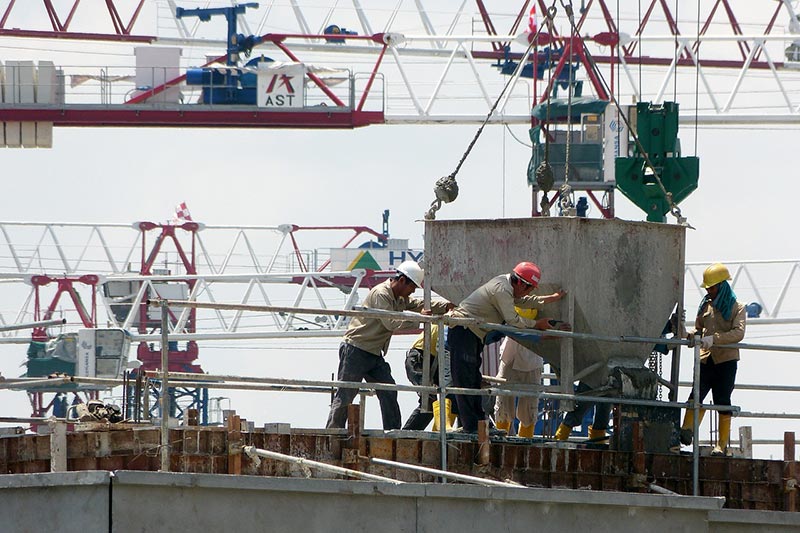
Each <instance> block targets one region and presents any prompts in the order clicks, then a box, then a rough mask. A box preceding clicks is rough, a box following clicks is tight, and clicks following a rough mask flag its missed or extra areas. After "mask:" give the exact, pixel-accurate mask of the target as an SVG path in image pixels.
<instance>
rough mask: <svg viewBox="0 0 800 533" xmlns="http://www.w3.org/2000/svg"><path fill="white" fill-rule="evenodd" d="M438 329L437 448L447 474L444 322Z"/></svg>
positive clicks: (443, 480) (443, 481)
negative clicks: (439, 450) (439, 449)
mask: <svg viewBox="0 0 800 533" xmlns="http://www.w3.org/2000/svg"><path fill="white" fill-rule="evenodd" d="M436 325H437V327H438V328H439V336H438V337H437V338H436V363H437V365H438V367H439V384H438V385H439V447H440V448H441V452H440V454H441V461H442V465H441V468H440V470H443V471H445V472H447V410H446V409H445V406H446V402H447V392H446V388H447V381H446V376H445V371H444V370H445V367H444V365H445V360H444V358H445V353H444V320H441V319H440V320H439V321H437V322H436ZM441 479H442V483H447V478H446V477H444V476H442V478H441Z"/></svg>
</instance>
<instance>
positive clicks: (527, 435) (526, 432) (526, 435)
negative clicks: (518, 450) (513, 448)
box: [517, 424, 535, 439]
mask: <svg viewBox="0 0 800 533" xmlns="http://www.w3.org/2000/svg"><path fill="white" fill-rule="evenodd" d="M534 426H535V424H530V425H527V426H526V425H525V424H520V425H519V432H517V437H522V438H523V439H532V438H533V428H534Z"/></svg>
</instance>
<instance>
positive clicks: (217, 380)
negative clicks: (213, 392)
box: [0, 300, 800, 494]
mask: <svg viewBox="0 0 800 533" xmlns="http://www.w3.org/2000/svg"><path fill="white" fill-rule="evenodd" d="M148 303H149V304H150V305H151V306H159V307H160V309H161V310H162V313H164V315H165V316H166V314H167V313H168V309H169V308H170V307H179V308H216V309H228V310H231V309H238V310H241V311H257V312H270V313H282V312H283V313H287V312H291V313H295V314H298V315H299V314H304V313H311V314H322V315H325V314H328V315H337V316H339V317H347V316H350V317H352V316H361V317H368V318H394V319H403V320H404V321H416V322H419V323H431V324H438V325H439V327H444V326H445V325H449V326H452V325H461V326H469V325H480V326H481V327H482V328H485V329H490V330H498V331H501V332H521V331H528V332H533V330H520V329H518V328H512V327H509V326H504V325H500V324H492V323H484V322H481V321H479V320H477V319H472V318H456V317H451V316H445V315H437V316H427V315H421V314H418V313H412V312H408V311H406V312H392V311H384V310H376V309H357V310H356V309H354V310H331V309H312V308H298V307H280V306H250V305H238V304H216V303H201V302H192V301H172V300H151V301H149V302H148ZM168 330H169V328H168V327H165V328H164V331H162V335H161V337H162V345H163V346H164V347H165V348H166V346H168V343H169V342H170V341H172V340H174V337H175V336H174V335H172V334H170V333H169V331H168ZM535 333H537V334H544V335H548V336H553V337H561V338H570V337H571V338H580V339H592V340H597V341H601V342H612V343H624V342H635V343H647V344H654V345H655V344H666V345H668V346H686V345H688V344H689V341H686V340H683V339H663V338H650V337H638V336H625V335H620V336H608V335H594V334H590V333H583V332H565V331H556V330H547V331H535ZM181 338H183V337H181ZM695 341H696V342H695V346H694V357H693V359H694V363H695V364H694V381H693V386H694V395H693V397H694V398H699V390H698V389H699V371H700V343H699V339H695ZM725 347H731V348H740V349H751V350H777V351H782V352H791V353H798V352H800V347H797V346H775V345H763V344H747V343H737V344H732V345H725ZM436 349H437V352H438V353H439V355H440V356H439V357H437V362H438V364H439V365H440V368H439V375H440V376H444V375H445V372H444V368H442V367H443V365H444V359H445V358H444V357H442V356H441V355H443V354H444V336H443V335H440V336H439V345H438V346H437V347H436ZM425 363H426V364H424V367H426V366H428V364H427V363H428V362H427V361H426V362H425ZM162 366H163V367H164V368H166V366H167V365H166V364H165V363H163V362H162ZM150 377H153V378H156V379H158V380H159V381H160V382H161V387H168V386H169V384H170V383H172V384H173V385H174V384H178V383H179V384H180V386H182V387H196V388H210V389H238V390H263V391H284V392H315V393H325V394H331V393H332V391H333V389H334V388H354V389H358V390H359V391H360V392H361V393H362V394H368V393H371V392H373V391H378V390H392V391H398V392H414V393H417V394H420V395H424V394H437V395H438V396H439V401H440V402H441V404H442V405H443V404H444V400H445V396H446V395H447V394H460V395H479V396H518V397H524V396H531V397H533V396H536V397H540V398H544V399H552V400H561V401H565V400H567V401H569V400H580V401H586V402H595V403H611V404H626V405H642V406H659V407H673V408H683V409H693V410H694V411H695V417H694V420H695V427H694V435H697V434H698V429H699V428H698V425H699V416H698V414H699V411H700V410H701V409H705V410H710V411H730V412H734V413H739V414H740V415H741V416H745V417H751V418H762V417H763V418H793V419H795V418H800V414H786V413H783V414H771V413H751V412H742V411H741V410H740V408H739V407H737V406H717V405H710V404H701V403H700V402H697V401H689V402H662V401H657V400H643V399H632V398H615V397H614V398H612V397H603V396H588V395H583V394H580V395H576V394H567V393H563V392H552V390H554V389H555V387H545V386H531V385H522V386H519V385H516V386H515V385H509V384H501V385H500V386H492V387H489V388H482V389H466V388H459V387H452V386H447V385H446V384H444V383H439V384H431V385H419V386H418V385H402V384H386V383H361V382H347V381H321V380H299V379H285V378H273V377H263V378H256V377H246V376H230V375H225V376H215V375H206V374H203V375H202V380H200V379H197V378H198V375H197V374H191V373H180V372H163V371H161V372H158V373H157V374H154V375H152V376H150ZM423 382H425V381H423ZM428 382H429V380H428ZM66 383H76V384H83V385H88V384H91V385H95V386H98V387H107V388H113V387H115V386H118V385H121V384H122V380H119V379H103V378H91V377H77V376H76V377H59V378H50V379H10V380H6V381H3V382H0V389H17V390H19V389H21V390H27V389H29V388H30V387H35V386H42V385H50V386H55V385H59V384H66ZM676 385H683V386H686V385H687V383H686V382H681V383H679V384H676ZM148 386H149V385H148ZM756 387H758V386H757V385H749V384H748V385H743V386H742V388H743V389H755V388H756ZM770 389H776V390H784V391H791V392H799V391H800V387H795V386H777V385H773V386H767V387H766V389H765V390H770ZM162 390H163V388H162ZM555 390H558V389H555ZM167 396H168V395H165V394H160V398H161V399H163V398H165V397H167ZM162 401H163V400H162ZM162 409H163V408H162ZM163 412H165V411H164V410H162V413H163ZM439 417H440V420H439V428H440V430H439V438H440V441H441V447H440V448H441V469H442V470H443V471H446V469H447V438H448V436H447V431H446V427H447V425H446V420H445V417H446V414H445V412H444V410H440V412H439ZM161 419H162V421H161V423H162V425H163V424H165V423H166V422H167V420H168V418H167V417H165V416H162V417H161ZM5 420H6V421H8V420H12V419H5ZM18 420H21V419H18ZM26 420H28V419H26ZM30 420H31V421H33V419H30ZM42 420H44V419H42ZM479 442H481V437H480V436H479ZM758 443H760V441H753V444H758ZM765 443H770V444H771V443H772V441H765ZM165 446H168V444H167V445H165ZM699 454H700V442H699V439H694V442H693V448H692V456H693V488H694V493H695V494H697V493H698V491H699V477H698V472H699V456H700V455H699ZM162 460H163V457H162ZM167 467H168V465H167Z"/></svg>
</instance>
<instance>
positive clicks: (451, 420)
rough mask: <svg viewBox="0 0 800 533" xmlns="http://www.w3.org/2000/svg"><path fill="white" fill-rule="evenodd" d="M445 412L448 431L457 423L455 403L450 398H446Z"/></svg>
mask: <svg viewBox="0 0 800 533" xmlns="http://www.w3.org/2000/svg"><path fill="white" fill-rule="evenodd" d="M444 414H445V416H446V417H447V431H450V430H451V429H453V426H454V425H455V423H456V416H457V415H454V414H453V404H452V403H451V401H450V398H445V400H444Z"/></svg>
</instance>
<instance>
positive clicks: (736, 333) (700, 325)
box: [680, 263, 746, 455]
mask: <svg viewBox="0 0 800 533" xmlns="http://www.w3.org/2000/svg"><path fill="white" fill-rule="evenodd" d="M730 279H731V275H730V272H729V271H728V268H727V267H726V266H725V265H723V264H722V263H714V264H713V265H711V266H709V267H708V268H706V270H705V272H703V284H702V285H701V287H702V288H704V289H705V290H706V295H705V296H704V297H703V299H702V301H701V302H700V307H699V308H698V310H697V318H696V319H695V323H694V327H695V330H694V331H690V332H689V333H688V334H687V337H686V338H687V339H689V340H690V341H693V340H694V338H695V336H696V335H699V336H700V337H701V340H700V344H701V347H700V402H702V401H703V400H704V399H705V397H706V395H707V394H708V391H709V390H710V391H711V392H712V395H713V398H714V405H731V393H732V392H733V388H734V383H735V381H736V370H737V367H738V361H739V349H738V348H723V347H720V346H719V345H723V344H736V343H737V342H741V340H742V339H744V333H745V319H746V313H745V307H744V305H742V304H741V303H739V302H738V301H737V300H736V294H734V292H733V289H731V286H730V284H729V283H728V281H729V280H730ZM693 395H694V392H692V393H691V394H689V400H690V401H691V400H692V398H693ZM704 414H705V411H704V410H701V411H700V422H702V419H703V415H704ZM693 425H694V410H692V409H687V410H686V416H685V417H684V419H683V424H682V425H681V431H680V440H681V444H684V445H687V446H688V445H690V444H691V443H692V439H693V437H694V435H693V431H692V429H693ZM730 431H731V413H730V412H724V411H721V412H720V413H719V434H718V438H717V444H716V446H715V447H714V450H713V451H712V452H711V453H712V455H727V452H728V442H729V440H730Z"/></svg>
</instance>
